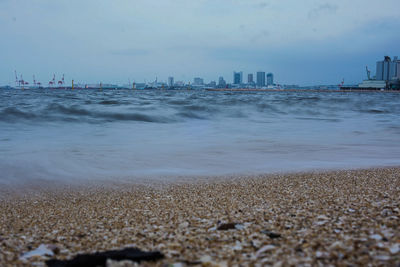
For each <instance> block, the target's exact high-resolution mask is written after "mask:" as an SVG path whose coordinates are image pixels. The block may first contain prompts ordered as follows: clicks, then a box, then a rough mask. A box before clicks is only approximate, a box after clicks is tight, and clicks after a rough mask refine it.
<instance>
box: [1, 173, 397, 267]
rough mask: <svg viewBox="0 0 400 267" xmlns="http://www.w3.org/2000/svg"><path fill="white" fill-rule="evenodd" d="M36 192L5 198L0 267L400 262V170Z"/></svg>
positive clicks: (126, 184)
mask: <svg viewBox="0 0 400 267" xmlns="http://www.w3.org/2000/svg"><path fill="white" fill-rule="evenodd" d="M182 179H184V178H182ZM196 179H197V178H196ZM38 188H39V189H35V190H38V191H36V192H32V193H30V192H27V193H26V194H25V193H24V194H16V195H13V194H11V193H10V194H8V196H7V197H0V210H1V211H2V212H1V216H0V236H1V237H0V262H1V264H0V265H5V266H21V265H41V266H43V265H44V264H45V263H44V262H45V261H46V260H48V259H49V258H51V259H71V258H73V257H74V256H75V255H77V254H80V253H93V252H96V251H107V250H113V249H121V248H124V247H128V246H133V247H137V248H139V249H141V250H143V251H155V250H157V251H160V252H161V253H162V254H163V255H165V256H166V257H165V258H164V259H160V260H159V261H157V262H154V263H153V262H146V266H169V265H171V264H177V266H178V267H179V266H180V265H179V264H182V265H185V266H192V265H196V264H197V265H203V266H262V265H264V264H265V265H274V264H276V265H281V266H326V265H332V266H335V265H343V266H365V265H371V266H377V265H386V266H396V264H397V263H399V262H400V251H399V244H400V243H399V240H400V231H399V230H398V227H399V224H398V221H399V215H398V214H399V211H400V209H399V207H400V169H399V168H383V169H371V170H354V171H330V172H310V173H300V174H277V175H260V176H253V177H250V176H247V177H226V178H225V177H221V178H204V179H203V178H201V177H200V178H198V179H197V180H196V181H195V182H194V181H193V180H187V181H183V182H179V183H170V184H168V183H160V184H157V183H156V184H138V183H135V184H133V183H132V184H129V183H122V182H121V184H118V182H115V183H113V184H112V185H109V186H108V185H101V186H96V185H90V186H76V187H70V188H65V189H64V188H59V189H53V190H45V189H43V190H42V189H40V187H38ZM43 188H45V187H43ZM32 190H33V189H32ZM385 196H386V197H385ZM146 197H147V198H146ZM33 203H35V204H33ZM349 203H351V207H350V206H349ZM352 210H354V212H351V211H352ZM385 210H386V211H385ZM390 211H392V214H391V213H390ZM221 222H223V223H221ZM224 223H225V224H230V225H228V226H229V227H227V228H228V229H227V230H225V231H224V230H217V228H218V227H220V226H221V225H222V224H224ZM316 223H318V224H316ZM278 236H279V237H278ZM105 238H106V239H105ZM44 244H45V246H46V249H47V250H49V251H51V252H47V253H45V254H44V256H33V257H28V258H22V256H21V255H25V254H24V253H29V252H32V251H35V250H36V249H37V248H39V247H40V246H41V245H44ZM51 245H53V246H55V247H54V248H52V247H51ZM385 253H387V254H385ZM39 254H40V255H42V253H39ZM28 255H29V254H28ZM199 259H201V260H202V261H201V262H199ZM107 264H108V263H107ZM109 264H110V265H111V264H113V265H114V266H115V267H117V266H118V265H117V264H125V265H122V266H137V263H132V262H129V261H123V262H116V261H110V262H109ZM132 264H133V265H132Z"/></svg>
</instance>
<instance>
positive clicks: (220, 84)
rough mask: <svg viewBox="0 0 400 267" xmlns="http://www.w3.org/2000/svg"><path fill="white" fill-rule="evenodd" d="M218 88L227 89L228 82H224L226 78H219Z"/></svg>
mask: <svg viewBox="0 0 400 267" xmlns="http://www.w3.org/2000/svg"><path fill="white" fill-rule="evenodd" d="M218 87H219V88H225V87H226V81H225V80H224V77H222V76H221V77H219V79H218Z"/></svg>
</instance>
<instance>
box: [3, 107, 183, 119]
mask: <svg viewBox="0 0 400 267" xmlns="http://www.w3.org/2000/svg"><path fill="white" fill-rule="evenodd" d="M19 119H23V120H36V121H46V122H50V121H64V122H96V121H107V122H112V121H139V122H154V123H170V122H177V121H178V120H177V119H174V118H169V117H165V116H158V115H148V114H142V113H129V112H99V111H90V110H87V109H83V108H79V107H77V106H70V107H66V106H63V105H60V104H55V103H53V104H50V105H48V106H47V107H46V108H45V109H43V110H39V111H35V113H33V112H29V113H28V112H24V111H21V110H19V109H17V108H14V107H9V108H6V109H3V110H2V111H1V112H0V120H1V121H6V122H17V121H18V120H19Z"/></svg>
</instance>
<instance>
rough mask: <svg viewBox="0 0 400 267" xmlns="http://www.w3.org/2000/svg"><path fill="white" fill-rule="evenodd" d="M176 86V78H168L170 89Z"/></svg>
mask: <svg viewBox="0 0 400 267" xmlns="http://www.w3.org/2000/svg"><path fill="white" fill-rule="evenodd" d="M172 86H174V77H168V87H172Z"/></svg>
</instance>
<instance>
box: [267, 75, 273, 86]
mask: <svg viewBox="0 0 400 267" xmlns="http://www.w3.org/2000/svg"><path fill="white" fill-rule="evenodd" d="M267 85H268V86H269V85H274V74H272V73H268V74H267Z"/></svg>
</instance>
